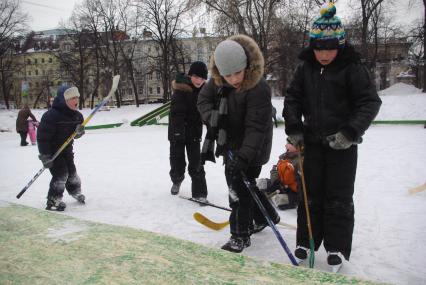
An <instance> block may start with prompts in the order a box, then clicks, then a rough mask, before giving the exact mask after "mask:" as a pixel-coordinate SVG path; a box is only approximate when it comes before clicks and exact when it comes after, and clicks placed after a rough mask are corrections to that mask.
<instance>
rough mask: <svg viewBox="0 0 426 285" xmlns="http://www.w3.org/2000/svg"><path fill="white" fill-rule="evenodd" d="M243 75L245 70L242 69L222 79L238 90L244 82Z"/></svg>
mask: <svg viewBox="0 0 426 285" xmlns="http://www.w3.org/2000/svg"><path fill="white" fill-rule="evenodd" d="M244 75H245V69H242V70H240V71H237V72H235V73H232V74H230V75H225V76H224V77H223V78H225V80H226V82H228V84H229V85H231V86H232V87H234V88H235V89H237V90H239V89H240V88H241V85H242V83H243V81H244Z"/></svg>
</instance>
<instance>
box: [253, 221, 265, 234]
mask: <svg viewBox="0 0 426 285" xmlns="http://www.w3.org/2000/svg"><path fill="white" fill-rule="evenodd" d="M267 226H268V224H256V223H253V230H252V231H251V233H252V234H257V233H259V232H261V231H263V229H264V228H266V227H267Z"/></svg>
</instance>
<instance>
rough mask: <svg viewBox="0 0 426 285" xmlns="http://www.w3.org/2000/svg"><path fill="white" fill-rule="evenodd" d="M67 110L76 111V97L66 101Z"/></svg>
mask: <svg viewBox="0 0 426 285" xmlns="http://www.w3.org/2000/svg"><path fill="white" fill-rule="evenodd" d="M66 103H67V106H68V108H70V109H71V110H74V111H76V110H77V108H78V97H74V98H71V99H69V100H67V101H66Z"/></svg>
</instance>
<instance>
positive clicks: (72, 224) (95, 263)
mask: <svg viewBox="0 0 426 285" xmlns="http://www.w3.org/2000/svg"><path fill="white" fill-rule="evenodd" d="M86 206H87V205H86ZM83 207H84V206H83ZM0 284H31V285H36V284H71V285H72V284H377V283H372V282H368V281H364V280H359V279H356V278H351V277H346V276H343V275H340V274H330V273H326V272H321V271H317V270H311V269H307V268H301V267H293V266H290V265H283V264H277V263H269V262H264V261H258V260H255V259H252V258H249V257H246V256H243V255H240V254H233V253H229V252H226V251H223V250H220V249H215V248H208V247H205V246H202V245H198V244H195V243H192V242H188V241H184V240H179V239H176V238H173V237H169V236H165V235H160V234H155V233H152V232H147V231H143V230H137V229H133V228H128V227H123V226H113V225H107V224H101V223H94V222H89V221H83V220H79V219H75V218H72V217H69V216H66V215H63V214H58V213H56V212H49V211H45V210H39V209H34V208H29V207H26V206H20V205H16V204H10V203H6V202H2V201H0Z"/></svg>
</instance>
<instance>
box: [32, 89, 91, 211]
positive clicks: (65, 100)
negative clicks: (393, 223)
mask: <svg viewBox="0 0 426 285" xmlns="http://www.w3.org/2000/svg"><path fill="white" fill-rule="evenodd" d="M79 97H80V93H79V92H78V89H77V88H76V87H71V88H70V87H61V88H60V89H59V90H58V92H57V96H56V98H55V100H54V101H53V104H52V108H51V109H49V110H48V111H47V112H46V113H44V115H43V117H42V118H41V121H40V126H39V128H38V133H37V143H38V149H39V152H40V155H39V158H40V160H41V161H42V163H43V165H44V167H46V168H49V170H50V173H51V174H52V179H51V181H50V187H49V192H48V194H47V206H46V210H56V211H63V210H65V207H66V204H65V203H64V202H63V201H62V196H63V193H64V190H65V188H66V189H67V191H68V193H69V194H70V195H71V196H72V197H74V198H75V199H76V200H77V201H79V202H80V203H84V201H85V197H84V195H83V194H81V181H80V177H79V176H78V175H77V170H76V167H75V164H74V152H73V141H71V142H70V143H69V144H68V146H67V147H66V148H65V149H64V150H63V151H62V152H61V153H60V154H59V155H58V156H57V157H56V159H55V160H54V161H52V157H53V155H54V154H55V153H56V151H57V150H58V149H59V148H60V147H61V146H62V144H63V143H64V142H65V141H66V140H67V139H68V138H69V137H70V136H71V134H72V133H73V132H74V131H76V132H77V135H76V136H75V138H76V139H77V138H80V137H81V136H82V135H83V134H84V128H83V127H82V126H81V123H83V115H82V114H81V113H80V112H79V111H78V110H77V107H78V98H79Z"/></svg>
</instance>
